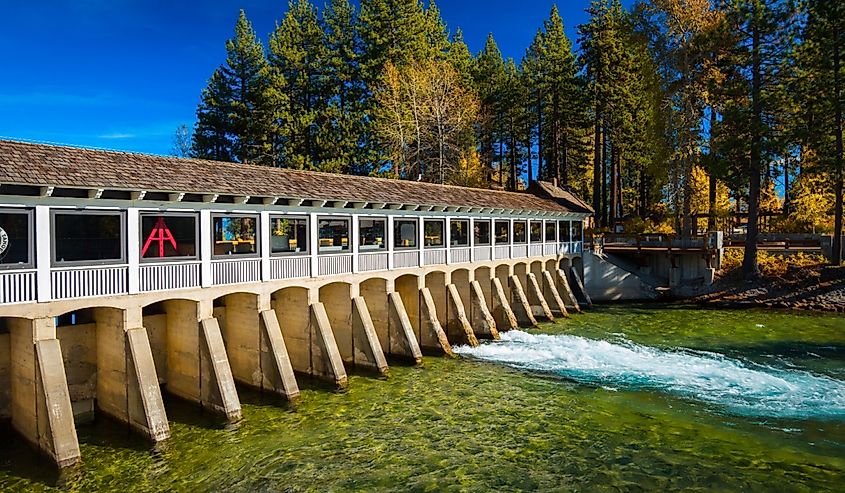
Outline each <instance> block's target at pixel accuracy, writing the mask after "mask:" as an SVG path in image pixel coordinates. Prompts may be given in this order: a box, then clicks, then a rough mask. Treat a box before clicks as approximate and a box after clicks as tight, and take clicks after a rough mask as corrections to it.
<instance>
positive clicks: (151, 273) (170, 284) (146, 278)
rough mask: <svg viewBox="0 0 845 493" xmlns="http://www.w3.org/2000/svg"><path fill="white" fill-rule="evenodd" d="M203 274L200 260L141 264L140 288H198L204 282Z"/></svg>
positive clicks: (146, 289)
mask: <svg viewBox="0 0 845 493" xmlns="http://www.w3.org/2000/svg"><path fill="white" fill-rule="evenodd" d="M201 276H202V267H201V263H200V262H174V263H163V264H141V266H140V267H139V275H138V289H139V290H141V291H144V292H146V291H167V290H170V289H184V288H196V287H199V286H200V285H201V284H202V279H201Z"/></svg>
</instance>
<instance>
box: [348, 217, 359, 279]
mask: <svg viewBox="0 0 845 493" xmlns="http://www.w3.org/2000/svg"><path fill="white" fill-rule="evenodd" d="M359 217H360V216H359V215H357V214H353V215H352V216H351V219H350V220H349V222H350V223H351V226H352V231H351V232H350V234H349V251H350V252H351V253H352V273H353V274H357V273H358V239H359V234H358V231H359V229H358V228H359V227H360V225H359V224H358V218H359Z"/></svg>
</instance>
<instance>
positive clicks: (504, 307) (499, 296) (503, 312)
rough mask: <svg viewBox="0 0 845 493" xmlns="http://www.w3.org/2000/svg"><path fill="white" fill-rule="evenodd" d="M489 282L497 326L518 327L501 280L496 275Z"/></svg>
mask: <svg viewBox="0 0 845 493" xmlns="http://www.w3.org/2000/svg"><path fill="white" fill-rule="evenodd" d="M491 284H492V286H493V289H492V291H493V315H494V318H495V319H496V324H497V328H499V329H504V330H513V329H518V328H519V322H518V321H517V319H516V314H514V312H513V310H512V309H511V304H510V301H508V295H507V294H505V289H504V287H503V286H502V281H500V280H499V278H498V277H494V278H493V279H492V281H491Z"/></svg>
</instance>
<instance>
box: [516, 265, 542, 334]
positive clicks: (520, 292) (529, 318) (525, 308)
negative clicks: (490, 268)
mask: <svg viewBox="0 0 845 493" xmlns="http://www.w3.org/2000/svg"><path fill="white" fill-rule="evenodd" d="M510 285H511V293H512V294H513V297H514V302H515V305H516V306H517V308H518V311H517V320H518V321H519V323H521V324H525V325H531V326H536V325H537V319H536V318H534V312H533V311H532V310H531V305H530V304H529V303H528V297H527V296H525V290H524V289H522V283H521V282H520V281H519V276H516V275H512V276H510ZM520 315H521V319H520V317H519V316H520Z"/></svg>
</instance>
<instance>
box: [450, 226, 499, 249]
mask: <svg viewBox="0 0 845 493" xmlns="http://www.w3.org/2000/svg"><path fill="white" fill-rule="evenodd" d="M487 241H488V242H489V241H490V223H487ZM449 242H450V243H451V244H452V246H453V247H465V246H469V221H468V220H466V219H453V220H451V221H450V222H449Z"/></svg>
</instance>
